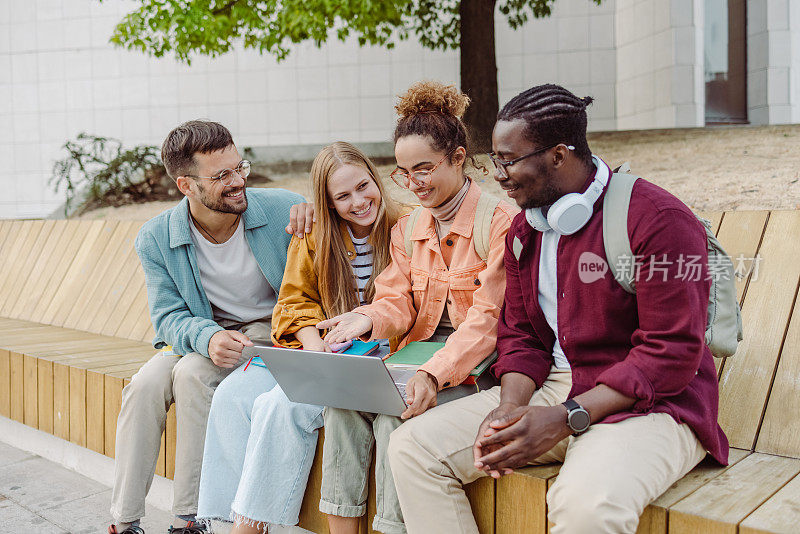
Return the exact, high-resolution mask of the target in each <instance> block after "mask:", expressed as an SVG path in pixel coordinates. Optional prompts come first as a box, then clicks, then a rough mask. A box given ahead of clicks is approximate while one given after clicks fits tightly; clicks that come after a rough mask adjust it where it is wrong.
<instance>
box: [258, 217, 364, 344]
mask: <svg viewBox="0 0 800 534" xmlns="http://www.w3.org/2000/svg"><path fill="white" fill-rule="evenodd" d="M316 228H317V226H316V225H314V228H312V230H311V233H309V234H306V235H305V237H303V239H299V238H298V237H297V236H293V237H292V241H291V242H290V243H289V249H288V251H287V256H286V270H285V271H284V273H283V282H282V284H281V290H280V293H279V294H278V303H277V304H276V305H275V309H274V310H273V311H272V342H273V343H275V344H276V345H281V346H283V347H288V348H292V349H298V348H300V347H301V344H300V342H299V341H298V340H297V339H296V338H295V337H294V333H295V332H297V331H298V330H300V329H301V328H304V327H306V326H316V324H317V323H319V322H320V321H324V320H325V319H326V317H325V312H324V311H323V310H322V299H321V297H320V295H319V289H318V286H319V282H318V279H317V273H316V272H315V271H314V256H315V254H316ZM340 231H341V232H342V239H343V240H344V245H345V247H346V248H347V257H348V259H350V260H352V259H353V258H354V257H355V253H356V249H355V247H354V246H353V241H352V239H350V233H349V232H348V231H347V227H346V226H344V225H341V226H340Z"/></svg>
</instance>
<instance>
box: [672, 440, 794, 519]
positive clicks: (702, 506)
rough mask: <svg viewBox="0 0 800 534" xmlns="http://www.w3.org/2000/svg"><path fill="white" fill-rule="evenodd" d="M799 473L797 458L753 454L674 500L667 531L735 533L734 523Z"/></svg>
mask: <svg viewBox="0 0 800 534" xmlns="http://www.w3.org/2000/svg"><path fill="white" fill-rule="evenodd" d="M797 473H800V460H795V459H792V458H783V457H781V456H772V455H766V454H759V453H754V454H751V455H750V456H748V457H747V458H745V459H743V460H741V461H740V462H738V463H737V464H736V465H734V466H733V467H731V468H730V469H728V470H727V471H726V472H725V473H723V474H721V475H720V476H718V477H716V478H714V479H712V480H711V481H709V482H708V483H707V484H705V485H704V486H703V487H701V488H699V489H698V490H697V491H695V492H694V493H692V494H691V495H689V496H688V497H686V498H685V499H683V500H681V501H680V502H678V503H677V504H676V505H675V506H673V507H672V508H671V509H670V511H669V532H670V534H689V533H692V534H693V533H696V532H703V533H708V534H722V533H730V534H736V532H737V525H738V524H739V523H740V522H741V521H742V520H743V519H744V518H745V517H747V516H748V515H749V514H750V513H751V512H752V511H753V510H755V509H756V508H758V507H759V506H760V505H761V503H763V502H764V501H766V500H767V499H769V498H770V497H771V496H772V495H773V494H774V493H775V492H776V491H778V490H779V489H780V488H781V487H782V486H783V485H784V484H786V483H787V482H788V481H789V480H791V479H792V478H793V477H794V476H795V475H797Z"/></svg>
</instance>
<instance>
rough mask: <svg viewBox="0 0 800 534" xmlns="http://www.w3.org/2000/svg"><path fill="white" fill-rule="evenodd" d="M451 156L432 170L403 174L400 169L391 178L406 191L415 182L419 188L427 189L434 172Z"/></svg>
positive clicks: (441, 160)
mask: <svg viewBox="0 0 800 534" xmlns="http://www.w3.org/2000/svg"><path fill="white" fill-rule="evenodd" d="M449 155H450V154H449V153H448V154H445V155H444V156H443V157H442V159H440V160H439V161H438V162H437V163H436V165H434V166H433V167H431V168H430V169H422V170H419V171H413V172H403V171H401V170H400V169H395V170H393V171H392V172H391V174H389V176H391V178H392V180H393V181H394V183H396V184H397V185H398V186H400V187H402V188H405V189H408V188H409V187H411V182H414V184H415V185H416V186H417V187H427V186H428V185H429V184H430V183H431V174H433V171H435V170H436V168H437V167H438V166H439V165H441V164H442V162H443V161H444V160H445V159H447V156H449Z"/></svg>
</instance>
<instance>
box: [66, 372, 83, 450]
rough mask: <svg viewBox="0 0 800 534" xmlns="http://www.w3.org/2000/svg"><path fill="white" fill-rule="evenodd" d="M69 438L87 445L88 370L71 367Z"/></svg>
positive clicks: (79, 443) (73, 441)
mask: <svg viewBox="0 0 800 534" xmlns="http://www.w3.org/2000/svg"><path fill="white" fill-rule="evenodd" d="M69 440H70V441H71V442H72V443H75V444H77V445H80V446H81V447H86V370H85V369H76V368H74V367H70V368H69Z"/></svg>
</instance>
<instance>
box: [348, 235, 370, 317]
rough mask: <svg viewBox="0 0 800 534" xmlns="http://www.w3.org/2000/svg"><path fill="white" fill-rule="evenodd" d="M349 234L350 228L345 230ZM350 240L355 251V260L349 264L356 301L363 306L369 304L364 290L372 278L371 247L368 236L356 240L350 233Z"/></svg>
mask: <svg viewBox="0 0 800 534" xmlns="http://www.w3.org/2000/svg"><path fill="white" fill-rule="evenodd" d="M347 231H348V232H350V228H349V227H348V228H347ZM350 239H352V240H353V248H355V249H356V255H355V258H353V260H352V261H351V262H350V265H352V266H353V274H354V275H355V278H356V289H357V290H358V301H359V302H360V303H361V304H362V305H364V304H369V302H367V301H366V300H365V298H364V288H366V287H367V282H368V281H369V279H370V277H371V276H372V245H370V244H369V243H368V241H369V236H367V237H364V238H357V237H354V236H353V233H352V232H350Z"/></svg>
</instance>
